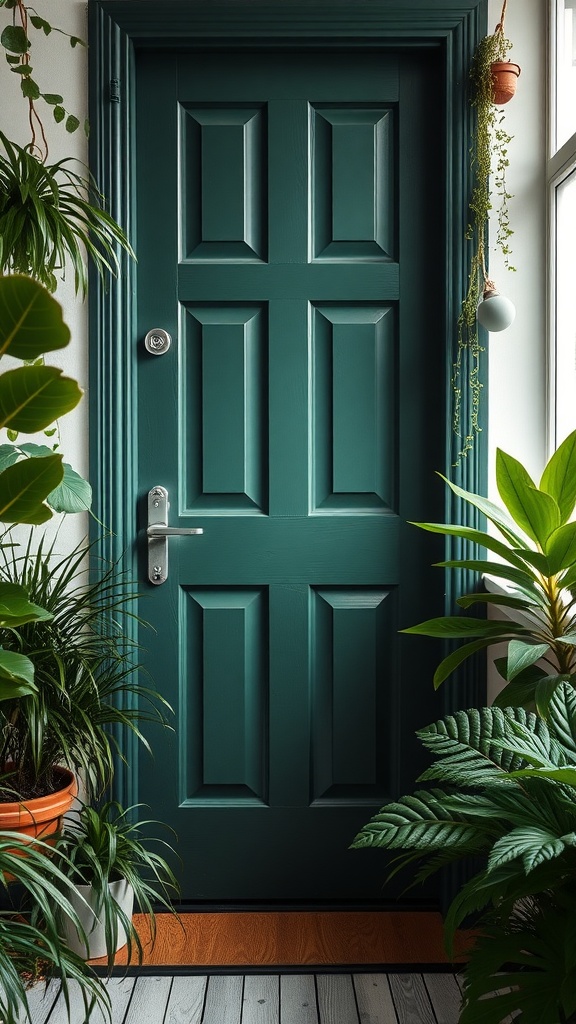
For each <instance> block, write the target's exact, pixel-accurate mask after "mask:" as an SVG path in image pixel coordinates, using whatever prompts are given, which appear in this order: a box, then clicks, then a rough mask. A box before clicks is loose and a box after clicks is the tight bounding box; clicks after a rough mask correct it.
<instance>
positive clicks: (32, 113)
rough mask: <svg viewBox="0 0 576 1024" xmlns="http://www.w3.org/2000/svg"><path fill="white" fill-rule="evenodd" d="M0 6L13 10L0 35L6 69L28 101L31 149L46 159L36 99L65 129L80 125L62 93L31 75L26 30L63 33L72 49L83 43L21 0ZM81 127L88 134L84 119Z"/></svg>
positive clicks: (30, 45)
mask: <svg viewBox="0 0 576 1024" xmlns="http://www.w3.org/2000/svg"><path fill="white" fill-rule="evenodd" d="M2 7H4V8H5V9H6V10H10V11H12V12H13V14H12V23H11V24H8V25H6V26H5V27H4V29H3V31H2V33H1V35H0V46H2V47H3V48H4V51H5V57H6V62H7V65H8V69H9V71H10V72H11V73H12V74H16V75H18V76H19V77H20V88H21V91H22V95H23V97H24V98H25V99H26V100H27V101H28V105H29V115H28V120H29V123H30V128H31V132H32V141H31V148H32V151H33V152H36V153H39V154H40V155H41V156H42V157H43V159H46V157H47V154H48V147H47V142H46V134H45V130H44V125H43V123H42V119H41V117H40V115H39V113H38V111H37V109H36V106H35V103H36V100H39V99H42V100H44V102H45V103H46V104H47V105H48V106H49V107H52V108H53V115H54V120H55V121H56V123H58V122H59V121H63V120H64V119H66V124H65V127H66V131H68V132H75V131H76V130H77V128H78V127H79V125H80V120H79V118H77V117H76V116H75V115H74V114H70V113H68V111H66V109H65V108H64V107H63V106H62V105H61V104H63V102H64V98H63V97H62V96H60V95H59V94H55V93H48V92H43V91H42V89H41V88H40V85H39V84H38V82H37V81H36V80H35V79H34V78H33V77H32V74H33V71H34V68H33V67H32V64H31V50H32V48H33V37H34V35H35V32H32V31H30V30H31V29H34V30H35V31H36V32H39V33H41V35H42V36H43V37H44V38H46V37H47V36H50V35H51V34H52V33H53V32H54V33H57V34H59V35H62V36H65V37H66V38H67V39H68V40H69V42H70V46H71V47H72V49H75V48H76V47H77V46H78V45H80V46H84V45H85V43H84V41H83V40H82V39H79V38H78V36H74V35H70V34H69V33H68V32H64V31H63V30H62V29H60V28H56V27H55V26H54V25H51V24H50V22H48V21H47V20H46V19H45V18H43V17H41V15H39V14H38V13H37V12H36V11H35V10H34V8H32V7H29V6H28V5H27V4H25V3H23V2H19V3H13V2H12V0H1V2H0V8H2ZM31 12H32V13H31ZM17 20H19V22H20V24H17ZM56 111H61V114H58V116H57V115H56ZM85 129H86V134H88V126H87V123H85Z"/></svg>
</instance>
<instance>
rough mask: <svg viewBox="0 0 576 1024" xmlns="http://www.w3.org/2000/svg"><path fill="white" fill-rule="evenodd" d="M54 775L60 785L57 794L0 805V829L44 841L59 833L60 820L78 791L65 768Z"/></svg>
mask: <svg viewBox="0 0 576 1024" xmlns="http://www.w3.org/2000/svg"><path fill="white" fill-rule="evenodd" d="M54 775H55V776H56V779H57V780H58V783H59V788H58V789H57V790H56V792H54V793H49V794H48V796H39V797H35V798H34V799H32V800H22V801H19V800H17V801H15V802H13V803H3V802H0V830H6V831H10V832H21V833H22V835H23V836H26V837H30V838H40V839H43V840H44V839H46V837H47V836H51V835H54V833H55V832H59V831H60V829H61V828H62V819H63V817H64V815H65V814H66V811H69V810H70V807H71V806H72V801H73V800H74V797H75V796H76V794H77V792H78V785H77V783H76V779H75V777H74V775H73V774H72V772H71V771H69V770H68V768H62V767H57V768H55V769H54Z"/></svg>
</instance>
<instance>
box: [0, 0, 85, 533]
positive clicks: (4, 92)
mask: <svg viewBox="0 0 576 1024" xmlns="http://www.w3.org/2000/svg"><path fill="white" fill-rule="evenodd" d="M36 9H37V11H38V14H39V15H40V16H41V17H45V18H46V19H47V20H48V21H49V22H50V24H51V25H54V26H57V27H58V28H62V29H64V30H65V31H66V32H68V33H69V34H70V35H76V36H78V37H79V38H81V39H86V38H87V6H86V4H85V3H84V2H83V0H51V2H50V3H47V2H46V0H40V2H39V3H38V5H37V8H36ZM11 14H12V12H11V11H6V10H4V9H0V30H1V29H2V28H4V26H5V25H6V24H9V23H10V21H11ZM30 33H31V36H30V38H31V41H32V45H33V49H32V50H31V57H33V59H32V60H31V63H32V66H33V68H34V75H33V77H34V79H35V80H36V81H37V82H38V85H39V86H40V89H41V90H42V91H43V92H52V93H59V94H60V95H62V96H63V97H64V103H65V105H66V109H67V110H68V111H69V112H70V113H74V114H76V115H77V116H78V117H80V119H81V121H83V120H84V117H85V116H86V112H87V91H88V89H87V85H88V83H87V70H86V65H87V58H86V51H85V50H84V48H83V47H76V48H75V49H72V48H71V46H70V43H69V41H68V39H66V38H65V37H64V36H62V35H60V34H58V33H55V32H53V33H51V35H50V36H49V37H48V38H46V37H45V36H44V34H43V32H42V31H37V30H35V29H33V28H31V29H30ZM0 60H1V62H2V65H3V66H2V67H1V68H0V97H1V100H0V130H2V131H3V132H4V134H5V135H7V136H8V138H9V139H12V140H13V141H14V142H17V143H18V144H19V145H21V146H25V145H27V144H28V143H29V142H30V132H29V130H28V115H27V103H26V101H25V100H24V98H23V96H22V94H21V92H20V87H19V82H18V78H17V76H16V75H12V74H10V73H9V71H8V66H7V64H6V63H5V60H4V51H2V54H1V55H0ZM38 109H39V111H40V112H41V114H42V116H43V115H44V113H45V115H46V116H45V118H44V121H45V125H46V134H47V137H48V143H49V162H50V163H53V162H55V161H56V160H60V159H62V158H63V157H67V156H75V157H77V158H78V159H79V160H81V161H83V162H84V163H86V161H87V156H88V150H87V141H86V137H85V135H84V133H83V131H82V129H81V128H79V129H78V131H77V132H76V133H75V134H74V135H69V134H68V133H67V132H66V131H65V129H64V126H63V124H60V125H57V124H56V123H55V121H54V120H53V118H52V113H51V110H50V108H48V107H47V106H46V105H45V104H42V103H39V104H38ZM73 169H74V170H77V171H81V170H82V168H80V167H78V166H76V167H74V166H73ZM68 276H69V278H71V277H72V275H68ZM56 296H57V298H58V299H59V301H60V302H61V303H62V305H63V307H64V318H65V320H66V322H67V324H68V326H69V327H70V329H71V332H72V340H71V342H70V344H69V346H68V348H66V349H63V350H61V351H60V352H54V353H52V354H51V355H50V357H49V359H48V362H49V363H50V364H51V365H53V366H61V367H63V368H64V370H65V371H66V373H67V374H69V375H70V376H71V377H74V379H75V380H77V381H78V382H79V384H80V386H81V387H82V388H83V389H84V390H85V392H86V391H87V387H88V330H87V315H88V311H87V303H83V302H82V300H81V299H80V298H75V297H74V289H73V287H72V280H71V279H70V280H67V281H66V282H64V283H62V284H61V285H60V286H59V288H58V291H57V293H56ZM60 433H61V449H60V450H61V451H62V452H63V454H64V459H65V461H66V462H70V463H71V464H72V466H73V467H74V469H76V470H77V471H78V472H79V473H81V474H82V475H83V476H87V474H88V402H87V395H85V397H84V399H83V400H82V402H81V403H80V405H79V406H78V407H77V408H76V409H75V410H74V411H73V412H71V413H68V415H66V416H63V417H62V419H61V421H60ZM26 439H27V440H30V438H26ZM22 440H24V438H22ZM32 440H35V441H37V442H38V443H39V444H49V443H51V442H50V441H48V440H47V439H46V438H45V437H44V436H43V435H39V436H38V437H37V438H33V439H32ZM61 519H62V517H61V516H55V517H54V520H53V521H52V522H51V523H50V527H51V528H52V527H56V526H57V525H59V523H60V520H61ZM87 530H88V520H87V516H85V515H74V516H66V517H65V523H64V524H63V526H62V527H61V547H62V548H63V549H64V548H69V549H70V550H71V549H72V548H73V547H74V546H75V545H76V544H78V543H79V542H80V541H81V540H82V539H83V538H84V537H85V536H86V534H87ZM49 532H53V531H52V529H50V531H49Z"/></svg>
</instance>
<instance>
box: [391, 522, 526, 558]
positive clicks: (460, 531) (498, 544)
mask: <svg viewBox="0 0 576 1024" xmlns="http://www.w3.org/2000/svg"><path fill="white" fill-rule="evenodd" d="M410 525H411V526H419V527H420V529H421V530H427V531H428V533H441V534H443V535H445V536H446V537H460V538H461V539H462V540H469V541H470V543H472V544H477V545H478V546H479V547H482V548H488V549H489V550H490V551H494V553H495V554H497V555H499V556H500V557H501V558H503V559H504V560H505V561H507V562H510V564H511V565H515V566H516V567H517V568H518V569H525V564H524V561H523V560H522V557H521V555H520V554H519V553H518V554H517V553H516V551H515V549H513V548H512V547H510V545H509V544H503V543H502V541H501V540H498V538H497V537H492V535H491V534H489V533H483V532H482V530H472V529H471V528H470V527H469V526H450V525H449V524H448V523H411V524H410ZM520 550H522V549H520Z"/></svg>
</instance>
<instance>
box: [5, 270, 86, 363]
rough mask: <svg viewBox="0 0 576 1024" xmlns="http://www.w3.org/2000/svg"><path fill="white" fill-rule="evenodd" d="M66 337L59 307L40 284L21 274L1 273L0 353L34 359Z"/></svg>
mask: <svg viewBox="0 0 576 1024" xmlns="http://www.w3.org/2000/svg"><path fill="white" fill-rule="evenodd" d="M69 340H70V330H69V328H68V327H67V326H66V324H65V323H64V321H63V319H62V308H61V306H60V304H59V303H58V302H57V301H56V299H54V298H52V296H51V295H50V294H49V292H47V291H46V289H45V288H43V287H42V285H40V284H38V282H37V281H33V280H32V278H30V277H25V276H24V275H22V274H9V275H8V276H7V277H0V355H4V354H5V353H6V352H9V353H10V355H12V356H16V358H18V359H36V358H37V357H38V356H41V355H43V354H44V353H45V352H52V351H53V350H55V349H59V348H65V346H66V345H67V344H68V342H69Z"/></svg>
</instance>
